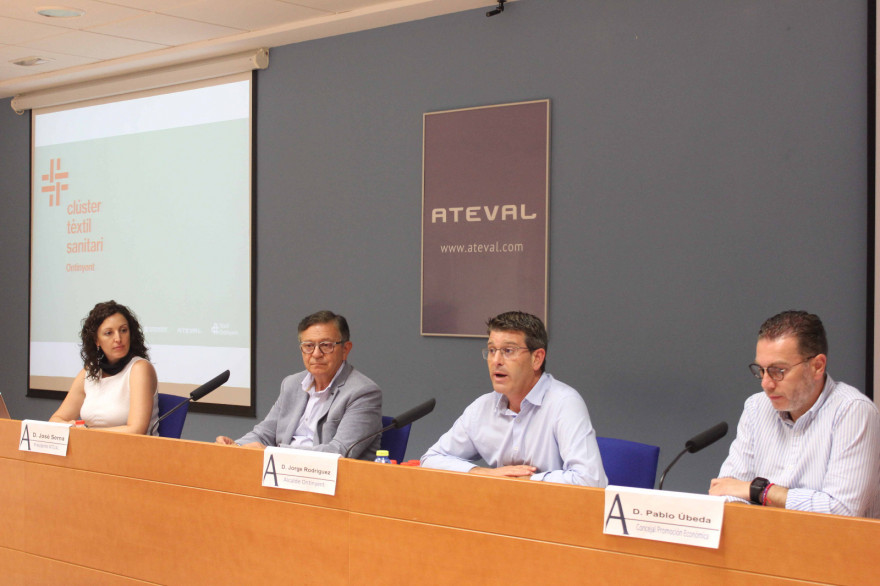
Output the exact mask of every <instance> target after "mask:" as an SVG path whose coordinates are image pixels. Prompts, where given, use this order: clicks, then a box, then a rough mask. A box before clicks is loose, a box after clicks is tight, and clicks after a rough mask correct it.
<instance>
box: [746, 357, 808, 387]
mask: <svg viewBox="0 0 880 586" xmlns="http://www.w3.org/2000/svg"><path fill="white" fill-rule="evenodd" d="M816 356H818V354H813V355H812V356H810V357H809V358H807V359H805V360H801V361H800V362H798V363H797V364H792V365H791V366H787V367H785V368H779V367H778V366H768V367H767V368H764V367H762V366H758V365H757V364H749V370H751V371H752V374H753V375H755V378H757V379H761V380H763V379H764V373H765V372H766V373H767V374H768V375H770V378H772V379H773V380H775V381H777V382H778V381H781V380H782V379H784V378H785V373H786V372H788V371H789V370H791V369H792V368H794V367H795V366H797V365H798V364H803V363H805V362H809V361H810V360H812V359H813V358H815V357H816Z"/></svg>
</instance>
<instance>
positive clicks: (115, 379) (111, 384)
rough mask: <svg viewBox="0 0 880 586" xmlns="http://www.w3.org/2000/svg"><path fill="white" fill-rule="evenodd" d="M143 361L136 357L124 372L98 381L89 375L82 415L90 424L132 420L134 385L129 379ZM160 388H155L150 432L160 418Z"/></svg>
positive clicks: (86, 382) (115, 423) (109, 424)
mask: <svg viewBox="0 0 880 586" xmlns="http://www.w3.org/2000/svg"><path fill="white" fill-rule="evenodd" d="M139 360H144V359H143V358H141V357H140V356H134V357H132V359H131V361H129V363H128V364H126V365H125V368H123V369H122V371H121V372H119V373H117V374H114V375H113V376H105V377H103V378H100V379H98V380H94V379H91V378H89V377H88V376H87V377H86V380H85V391H86V398H85V400H84V401H83V404H82V407H81V408H80V410H79V416H80V417H81V418H82V420H83V421H85V422H86V425H88V426H89V427H115V426H117V425H126V424H127V423H128V412H129V410H130V408H131V387H130V385H129V378H130V376H131V368H132V366H134V365H135V363H136V362H138V361H139ZM157 390H158V389H153V413H152V415H150V425H149V426H147V433H149V431H150V430H151V429H153V426H154V425H155V423H156V420H157V419H158V418H159V395H158V393H157Z"/></svg>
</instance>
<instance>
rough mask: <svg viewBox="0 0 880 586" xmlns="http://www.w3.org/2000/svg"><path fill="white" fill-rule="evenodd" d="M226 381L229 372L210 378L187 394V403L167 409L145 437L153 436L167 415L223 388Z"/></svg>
mask: <svg viewBox="0 0 880 586" xmlns="http://www.w3.org/2000/svg"><path fill="white" fill-rule="evenodd" d="M228 380H229V371H228V370H224V371H223V372H221V373H220V374H218V375H217V376H215V377H214V378H212V379H211V380H209V381H208V382H206V383H205V384H203V385H202V386H200V387H198V388H196V389H194V390H193V391H192V392H191V393H190V394H189V400H188V401H181V402H180V403H178V404H177V405H175V406H174V408H173V409H169V410H168V411H166V412H165V413H163V414H162V417H160V418H159V419H157V420H156V423H154V424H153V426H152V427H151V428H150V433H148V434H147V435H153V432H154V431H156V429H158V427H159V423H160V422H161V421H162V420H163V419H165V418H166V417H168V416H169V415H171V414H172V413H174V412H175V411H177V410H178V409H180V408H181V407H183V406H184V405H189V404H190V403H192V402H193V401H198V400H199V399H201V398H202V397H204V396H205V395H207V394H208V393H210V392H212V391H214V390H216V389H218V388H220V387H221V386H223V383H225V382H226V381H228Z"/></svg>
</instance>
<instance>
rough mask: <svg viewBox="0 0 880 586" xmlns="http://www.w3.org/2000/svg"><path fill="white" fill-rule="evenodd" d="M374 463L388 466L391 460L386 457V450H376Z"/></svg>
mask: <svg viewBox="0 0 880 586" xmlns="http://www.w3.org/2000/svg"><path fill="white" fill-rule="evenodd" d="M375 461H376V462H379V463H380V464H390V463H391V458H389V457H388V450H376V460H375Z"/></svg>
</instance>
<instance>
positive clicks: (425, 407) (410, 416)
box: [389, 398, 437, 429]
mask: <svg viewBox="0 0 880 586" xmlns="http://www.w3.org/2000/svg"><path fill="white" fill-rule="evenodd" d="M436 404H437V399H433V398H432V399H428V400H427V401H425V402H424V403H422V404H421V405H417V406H416V407H413V408H412V409H410V410H409V411H407V412H406V413H401V414H400V415H398V416H397V417H395V418H394V419H392V420H391V425H392V426H393V427H394V429H400V428H401V427H406V426H407V425H409V424H410V423H412V422H413V421H417V420H419V419H421V418H422V417H424V416H425V415H427V414H428V413H430V412H431V411H433V410H434V405H436ZM389 429H390V428H389Z"/></svg>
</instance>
